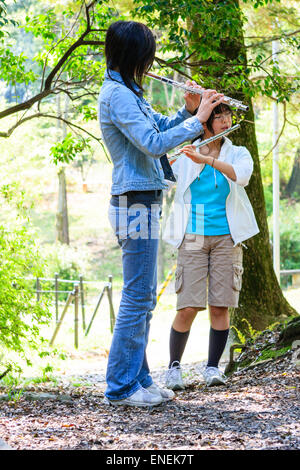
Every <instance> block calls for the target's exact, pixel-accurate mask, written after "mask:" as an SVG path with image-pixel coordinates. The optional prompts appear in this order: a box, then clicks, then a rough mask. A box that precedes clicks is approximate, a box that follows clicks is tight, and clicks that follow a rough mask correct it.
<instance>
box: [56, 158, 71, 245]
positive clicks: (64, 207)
mask: <svg viewBox="0 0 300 470" xmlns="http://www.w3.org/2000/svg"><path fill="white" fill-rule="evenodd" d="M58 182H59V189H58V207H57V214H56V238H57V240H58V241H59V242H61V243H66V244H67V245H69V244H70V239H69V222H68V204H67V185H66V174H65V169H64V167H61V168H60V169H59V172H58Z"/></svg>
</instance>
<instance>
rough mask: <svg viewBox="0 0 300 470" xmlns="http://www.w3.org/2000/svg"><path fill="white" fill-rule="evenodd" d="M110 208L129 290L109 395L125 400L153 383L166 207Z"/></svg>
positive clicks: (124, 299)
mask: <svg viewBox="0 0 300 470" xmlns="http://www.w3.org/2000/svg"><path fill="white" fill-rule="evenodd" d="M135 206H140V205H137V204H135V205H134V206H131V207H130V208H129V209H127V207H126V208H125V207H122V208H120V207H113V206H110V209H109V218H110V222H111V224H112V226H113V228H114V230H115V233H116V236H117V238H118V242H119V244H120V246H121V248H122V263H123V290H122V298H121V302H120V307H119V312H118V315H117V319H116V324H115V327H114V332H113V338H112V343H111V347H110V352H109V357H108V365H107V372H106V382H107V388H106V391H105V395H106V397H107V398H108V399H110V400H121V399H123V398H127V397H129V396H131V395H132V394H133V393H135V392H136V391H137V390H138V389H139V388H141V387H144V388H146V387H149V386H150V385H151V384H152V383H153V381H152V378H151V375H150V370H149V366H148V362H147V356H146V347H147V344H148V336H149V327H150V320H151V318H152V311H153V309H154V308H155V305H156V284H157V253H158V242H159V218H160V213H161V207H160V205H158V204H156V205H155V206H151V208H147V207H144V206H143V207H140V208H136V207H135Z"/></svg>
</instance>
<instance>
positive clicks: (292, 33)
mask: <svg viewBox="0 0 300 470" xmlns="http://www.w3.org/2000/svg"><path fill="white" fill-rule="evenodd" d="M298 33H300V29H296V31H292V32H291V33H287V34H285V33H284V34H281V35H279V36H273V37H270V38H268V39H266V40H264V41H260V42H256V43H252V44H249V45H248V46H245V47H246V48H248V49H249V48H251V47H257V46H260V45H262V44H267V43H269V42H272V41H278V40H279V39H282V38H288V37H290V36H294V35H297V34H298Z"/></svg>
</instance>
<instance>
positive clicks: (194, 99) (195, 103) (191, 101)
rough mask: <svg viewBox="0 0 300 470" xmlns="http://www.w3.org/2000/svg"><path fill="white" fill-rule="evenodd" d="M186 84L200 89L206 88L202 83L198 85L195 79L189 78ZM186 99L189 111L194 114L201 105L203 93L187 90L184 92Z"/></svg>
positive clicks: (186, 107)
mask: <svg viewBox="0 0 300 470" xmlns="http://www.w3.org/2000/svg"><path fill="white" fill-rule="evenodd" d="M185 85H186V86H189V87H193V88H198V89H200V90H204V88H202V87H201V86H200V85H197V83H196V82H194V81H193V82H192V81H190V80H187V81H186V82H185ZM184 100H185V109H186V110H187V111H188V112H189V113H191V114H194V112H195V111H196V109H197V108H198V107H199V105H200V101H201V95H199V94H195V93H190V92H189V91H186V92H185V94H184Z"/></svg>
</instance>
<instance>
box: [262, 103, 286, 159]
mask: <svg viewBox="0 0 300 470" xmlns="http://www.w3.org/2000/svg"><path fill="white" fill-rule="evenodd" d="M282 104H283V125H282V128H281V131H280V132H279V134H278V137H277V139H276V142H275V144H274V145H273V147H272V148H271V149H270V150H269V152H268V153H267V154H266V155H265V156H264V157H262V159H260V160H259V161H260V162H262V161H263V160H265V159H266V158H267V157H268V156H269V155H270V153H271V152H272V151H273V150H274V148H275V147H276V146H277V144H278V142H279V139H280V137H281V136H282V134H283V131H284V128H285V125H286V122H287V119H286V102H285V101H283V103H282Z"/></svg>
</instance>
